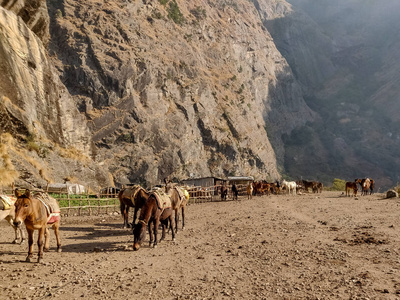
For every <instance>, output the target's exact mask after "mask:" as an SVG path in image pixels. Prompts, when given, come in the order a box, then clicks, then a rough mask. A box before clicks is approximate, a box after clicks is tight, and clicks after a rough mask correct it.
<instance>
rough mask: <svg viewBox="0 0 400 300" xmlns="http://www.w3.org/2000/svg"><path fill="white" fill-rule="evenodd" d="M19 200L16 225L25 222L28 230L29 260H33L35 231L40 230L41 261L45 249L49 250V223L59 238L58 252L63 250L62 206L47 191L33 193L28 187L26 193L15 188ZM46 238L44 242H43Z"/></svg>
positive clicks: (16, 207) (16, 206)
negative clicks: (60, 231)
mask: <svg viewBox="0 0 400 300" xmlns="http://www.w3.org/2000/svg"><path fill="white" fill-rule="evenodd" d="M15 196H16V197H17V201H16V202H15V219H14V226H17V227H20V226H21V224H22V223H25V227H26V230H27V231H28V245H29V249H28V256H27V257H26V261H27V262H31V261H32V257H33V232H34V231H35V230H38V231H39V234H38V241H37V244H38V247H39V251H38V260H37V262H38V263H40V262H42V260H43V251H48V250H49V248H50V234H49V229H48V228H47V225H51V226H52V227H53V229H54V233H55V235H56V239H57V252H61V241H60V233H59V228H60V219H61V216H60V207H59V206H58V203H57V201H56V200H55V199H54V198H52V197H50V196H49V195H48V194H46V193H36V194H35V195H31V192H30V191H29V190H28V189H27V190H25V193H24V194H22V193H20V192H19V191H18V190H17V189H16V190H15ZM43 239H44V243H43Z"/></svg>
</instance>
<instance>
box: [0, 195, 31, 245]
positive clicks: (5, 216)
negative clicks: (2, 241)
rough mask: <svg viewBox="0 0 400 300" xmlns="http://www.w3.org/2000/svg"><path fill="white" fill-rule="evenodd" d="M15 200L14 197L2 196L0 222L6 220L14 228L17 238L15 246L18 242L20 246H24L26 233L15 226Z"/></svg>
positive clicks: (0, 198) (0, 200)
mask: <svg viewBox="0 0 400 300" xmlns="http://www.w3.org/2000/svg"><path fill="white" fill-rule="evenodd" d="M15 200H16V199H15V198H13V197H8V196H6V195H0V221H1V220H6V221H7V222H8V223H9V224H10V225H11V227H13V228H14V232H15V238H14V241H13V242H12V243H13V244H17V243H18V241H20V242H19V244H22V243H23V242H24V241H25V234H24V231H23V229H22V226H21V227H17V226H15V225H14V219H15V205H14V203H15Z"/></svg>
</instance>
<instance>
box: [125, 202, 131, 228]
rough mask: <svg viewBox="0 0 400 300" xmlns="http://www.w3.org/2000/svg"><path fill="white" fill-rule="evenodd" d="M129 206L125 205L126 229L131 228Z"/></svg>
mask: <svg viewBox="0 0 400 300" xmlns="http://www.w3.org/2000/svg"><path fill="white" fill-rule="evenodd" d="M128 219H129V205H125V213H124V228H129V227H130V225H129V220H128Z"/></svg>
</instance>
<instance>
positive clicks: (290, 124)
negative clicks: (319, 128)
mask: <svg viewBox="0 0 400 300" xmlns="http://www.w3.org/2000/svg"><path fill="white" fill-rule="evenodd" d="M171 2H172V1H171ZM176 3H177V4H178V7H179V12H180V13H181V15H180V16H179V14H178V16H179V17H176V20H175V21H176V23H175V22H174V19H173V18H174V17H171V15H170V14H171V6H170V4H167V5H165V6H164V5H161V4H160V3H159V1H143V2H141V1H135V2H126V1H113V2H104V3H103V2H98V1H87V2H85V3H82V2H80V1H73V0H68V1H64V5H63V6H62V7H60V6H58V7H57V9H59V10H60V11H62V13H63V15H62V17H58V18H54V19H53V18H52V19H53V20H54V23H52V25H51V34H52V44H51V45H50V49H51V53H54V54H56V55H57V57H58V62H56V64H57V65H59V67H60V68H63V72H62V74H61V76H62V78H63V82H64V83H65V85H66V86H67V87H68V89H69V91H70V93H72V94H74V95H78V96H79V97H80V99H81V106H80V107H81V111H84V112H85V113H86V114H87V116H88V119H89V120H90V122H89V124H90V127H91V130H92V133H93V140H94V142H95V143H96V146H97V148H98V152H97V157H96V160H98V161H99V162H101V163H102V164H103V165H104V166H106V167H108V168H109V169H110V170H112V173H113V174H114V176H115V178H116V181H118V182H121V183H127V182H130V181H141V182H144V183H157V182H160V181H161V180H162V179H163V178H164V177H166V176H172V177H176V178H178V179H183V178H186V177H189V176H196V177H197V176H210V175H213V176H226V175H252V176H254V177H256V178H257V179H261V178H262V179H269V180H274V179H276V178H278V177H279V176H280V175H279V173H278V171H277V164H276V156H275V153H274V150H273V149H272V147H271V144H270V142H269V139H271V138H272V139H274V141H275V143H274V145H275V147H276V153H277V154H278V157H282V154H283V153H284V149H283V147H282V143H281V138H280V137H281V135H282V134H283V133H288V132H291V130H293V129H294V128H296V127H297V126H300V125H302V124H304V123H305V122H307V121H309V120H313V119H314V117H315V116H314V114H313V113H312V112H311V110H310V109H309V108H308V107H307V106H306V105H305V103H304V101H303V99H302V96H301V89H300V86H299V85H298V83H297V82H296V80H295V79H294V77H293V74H292V73H291V70H290V68H289V66H288V64H287V62H286V61H285V59H284V58H283V57H282V56H281V54H280V53H279V52H278V51H277V49H276V47H275V45H274V42H273V40H272V38H271V36H270V35H269V33H268V31H267V30H266V29H265V28H264V27H263V25H262V23H261V21H260V18H259V14H258V12H257V10H256V8H255V7H254V5H253V4H252V3H251V2H248V1H237V2H235V3H234V2H232V1H222V2H221V1H208V2H207V3H205V2H203V1H191V2H190V3H188V2H187V1H177V2H176ZM268 3H269V2H268V1H265V5H268ZM54 9H55V8H54ZM53 13H55V12H54V11H53ZM180 18H181V19H180Z"/></svg>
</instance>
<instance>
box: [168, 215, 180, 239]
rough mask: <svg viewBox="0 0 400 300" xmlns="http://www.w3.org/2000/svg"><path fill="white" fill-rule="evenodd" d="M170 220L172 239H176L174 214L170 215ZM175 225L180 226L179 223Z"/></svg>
mask: <svg viewBox="0 0 400 300" xmlns="http://www.w3.org/2000/svg"><path fill="white" fill-rule="evenodd" d="M169 222H170V223H171V230H172V240H173V241H175V231H174V224H173V223H174V219H173V218H172V215H171V216H170V217H169ZM175 227H176V228H178V225H177V224H175Z"/></svg>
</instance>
